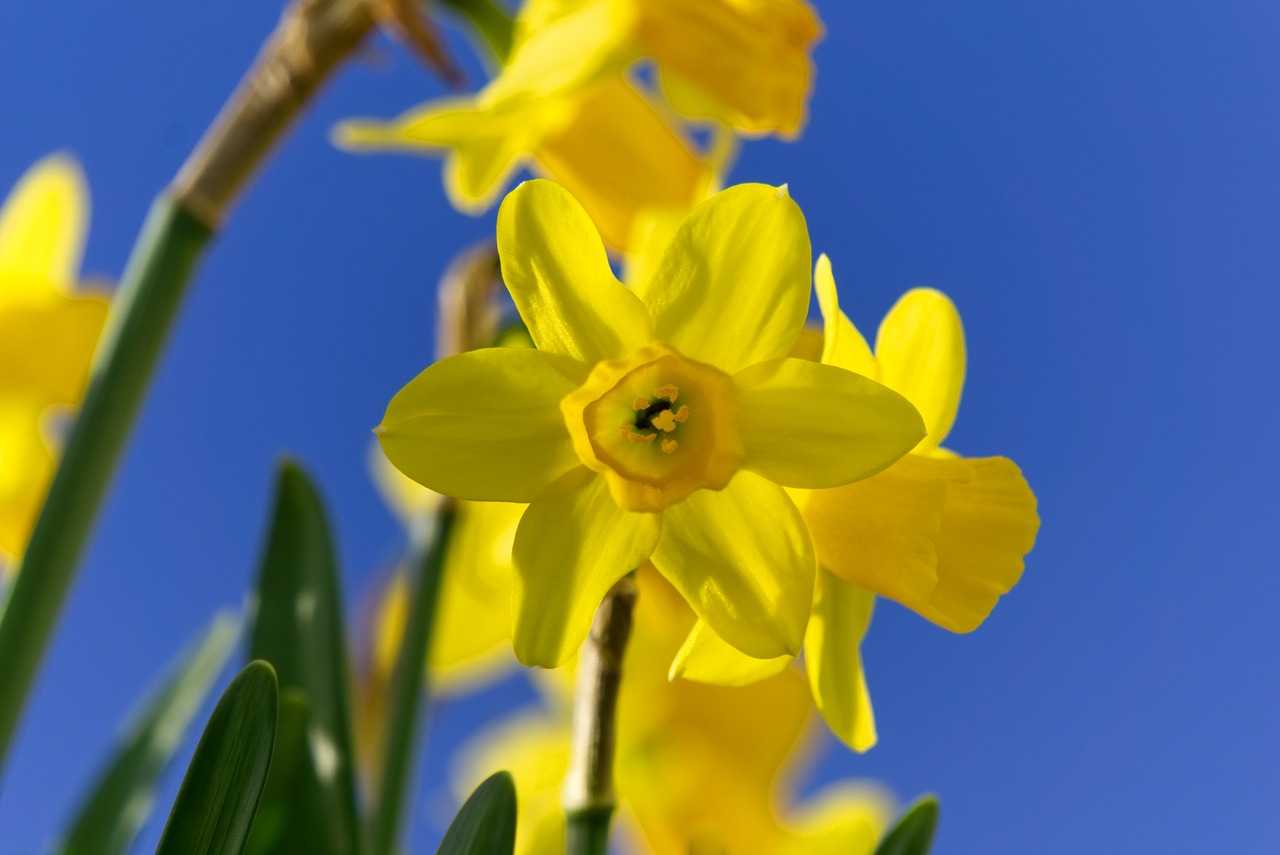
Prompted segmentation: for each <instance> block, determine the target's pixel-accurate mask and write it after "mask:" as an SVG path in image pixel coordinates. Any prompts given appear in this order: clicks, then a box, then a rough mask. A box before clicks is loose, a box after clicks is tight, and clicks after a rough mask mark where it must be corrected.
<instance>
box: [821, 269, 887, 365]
mask: <svg viewBox="0 0 1280 855" xmlns="http://www.w3.org/2000/svg"><path fill="white" fill-rule="evenodd" d="M813 288H814V290H815V291H816V292H817V294H818V309H819V310H820V311H821V312H822V321H823V324H822V327H823V328H822V339H823V341H822V361H823V362H825V363H826V364H827V365H834V366H836V367H837V368H843V369H844V370H846V371H852V372H854V373H855V374H861V375H863V376H864V377H870V378H871V379H872V380H879V379H880V369H879V367H878V366H877V365H876V359H875V357H874V356H872V355H871V348H870V347H868V346H867V340H866V339H865V338H863V337H862V333H860V332H858V328H857V327H855V326H854V325H853V321H851V320H849V318H848V316H847V315H845V313H844V312H842V311H840V297H839V295H838V294H837V292H836V280H835V277H833V276H832V275H831V259H829V258H827V256H826V253H823V254H822V255H820V256H818V263H817V264H816V265H814V268H813Z"/></svg>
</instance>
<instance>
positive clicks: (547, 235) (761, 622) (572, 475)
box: [378, 180, 924, 667]
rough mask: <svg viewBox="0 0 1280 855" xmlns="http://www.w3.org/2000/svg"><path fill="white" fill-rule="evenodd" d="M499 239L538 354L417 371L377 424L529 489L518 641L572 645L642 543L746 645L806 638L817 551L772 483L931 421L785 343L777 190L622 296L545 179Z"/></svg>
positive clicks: (398, 461) (801, 266) (798, 479)
mask: <svg viewBox="0 0 1280 855" xmlns="http://www.w3.org/2000/svg"><path fill="white" fill-rule="evenodd" d="M498 252H499V256H500V258H501V263H502V273H503V278H504V280H505V281H506V284H507V288H508V290H509V291H510V293H511V296H512V298H513V299H514V301H515V304H516V307H517V309H518V310H519V312H520V315H521V317H522V318H523V319H524V321H525V323H526V325H527V326H528V328H529V331H530V334H531V335H532V338H533V341H534V343H535V345H536V346H537V350H522V349H517V348H492V349H488V350H478V351H472V352H469V353H463V354H459V355H457V356H453V357H450V358H448V359H445V360H443V361H441V362H439V363H437V364H435V365H433V366H431V367H430V368H428V369H427V370H426V371H424V372H423V373H422V374H420V375H419V376H418V377H417V378H416V379H414V380H413V381H412V382H411V383H410V384H409V385H408V386H406V387H405V388H404V389H403V390H401V391H400V393H399V394H397V395H396V396H395V398H394V399H393V400H392V401H391V404H390V405H389V407H388V408H387V413H386V416H385V417H384V419H383V423H382V425H381V427H380V428H379V429H378V433H379V435H380V438H381V441H382V447H383V450H384V451H385V452H386V454H387V457H388V458H389V459H390V460H391V461H392V463H394V464H395V465H396V467H397V468H399V469H400V470H401V471H402V472H404V473H405V474H407V475H409V476H410V477H411V478H413V479H414V480H415V481H417V482H419V483H420V484H423V485H424V486H427V487H430V488H431V489H433V490H436V491H438V492H441V493H445V494H447V495H451V496H455V497H457V498H460V499H467V500H479V501H503V502H528V503H530V505H529V508H528V509H527V510H526V511H525V513H524V515H523V517H522V518H521V520H520V525H519V528H518V530H517V531H516V536H515V543H514V547H513V552H514V558H515V566H516V571H517V573H516V585H515V626H514V638H513V642H514V647H515V652H516V655H517V657H518V658H519V659H520V660H521V661H522V662H524V663H525V664H528V665H541V666H547V667H554V666H556V665H559V664H561V663H563V662H564V661H566V660H567V659H568V658H569V657H570V656H572V655H573V653H574V651H575V650H576V649H577V647H578V646H579V644H580V642H581V641H582V639H583V638H584V637H585V636H586V633H587V630H588V628H589V625H590V623H591V619H592V615H593V613H594V612H595V609H596V607H597V606H598V605H599V603H600V601H601V598H602V597H603V596H604V594H605V592H606V591H607V590H608V589H609V587H610V586H612V585H613V583H614V582H616V581H617V580H618V579H619V578H621V577H622V576H623V575H624V574H626V573H627V572H628V571H630V570H631V569H633V568H635V567H638V566H640V565H641V564H642V563H644V562H645V561H646V560H649V559H652V561H653V564H654V565H655V566H656V567H657V568H658V570H659V571H660V572H661V573H662V574H663V575H664V576H665V577H666V578H667V579H668V580H670V581H671V583H672V584H673V585H674V586H675V587H676V589H677V590H679V591H680V593H681V594H682V595H683V596H684V597H685V599H686V600H688V601H689V603H690V604H691V605H692V607H693V609H694V611H695V612H696V613H697V614H698V615H699V617H701V618H702V619H703V620H705V621H706V622H707V623H708V624H709V625H710V626H711V627H713V628H714V629H715V631H716V632H717V633H718V634H719V635H720V636H721V637H723V638H724V639H726V640H727V641H729V642H730V643H731V644H733V645H734V646H735V647H737V648H738V649H740V650H742V651H744V652H746V653H747V654H749V655H751V656H755V657H759V658H769V657H774V656H780V655H784V654H792V655H794V654H796V653H798V652H799V649H800V645H801V642H802V639H803V637H804V630H805V625H806V623H807V622H808V618H809V612H810V608H811V605H812V593H813V584H814V581H813V580H814V573H815V571H816V560H815V557H814V552H813V545H812V542H811V540H810V537H809V533H808V530H807V528H806V526H805V523H804V519H803V518H802V517H801V515H800V511H799V509H798V508H797V507H796V505H795V503H794V502H793V501H792V500H791V498H790V497H789V496H788V495H787V492H786V489H784V488H786V487H802V488H823V487H835V486H839V485H843V484H848V483H851V482H853V481H856V480H859V479H861V478H865V477H867V476H869V475H872V474H875V473H876V472H878V471H880V470H882V469H884V468H885V467H886V466H888V465H889V464H891V463H892V462H893V461H894V460H896V459H898V458H899V457H900V456H901V455H902V454H904V453H905V452H906V451H908V450H909V449H911V448H912V447H914V446H915V444H916V443H917V442H918V441H919V440H920V438H921V437H922V436H923V435H924V430H923V424H922V422H921V420H920V416H919V414H918V413H917V412H916V411H915V408H914V407H912V406H911V405H910V404H909V403H908V402H907V401H906V399H904V398H903V397H902V396H901V395H899V394H897V393H896V392H893V391H891V390H889V389H887V388H886V387H884V386H882V385H880V384H879V383H876V382H874V381H872V380H869V379H867V378H865V377H862V376H859V375H857V374H854V373H852V372H850V371H846V370H844V369H842V368H838V367H835V366H832V365H822V364H817V363H813V362H808V361H805V360H800V359H792V358H789V357H788V356H787V354H788V353H789V351H790V350H791V348H792V345H793V344H794V343H795V341H796V338H797V337H798V336H799V334H800V331H801V330H802V329H803V326H804V320H805V316H806V313H807V311H808V304H809V287H808V280H809V274H808V269H809V257H810V256H809V253H810V250H809V238H808V233H807V231H806V228H805V222H804V217H803V215H802V214H801V213H800V209H799V207H798V206H797V205H796V204H795V202H793V201H792V200H791V198H790V197H789V196H788V194H787V192H786V189H785V188H775V187H767V186H764V185H740V186H737V187H733V188H730V189H728V190H726V191H724V192H722V193H719V194H717V195H716V196H714V197H712V198H711V199H710V200H708V201H707V202H705V203H703V204H702V205H700V206H699V207H698V208H696V209H695V210H694V211H693V212H692V213H691V214H690V215H689V217H688V218H687V219H686V220H685V221H684V222H683V223H682V224H681V226H680V227H679V229H678V230H677V231H676V234H675V237H674V238H673V240H672V241H671V243H670V245H669V246H668V247H667V250H666V252H665V254H664V255H663V257H662V261H661V262H660V263H659V265H658V269H657V271H656V272H655V273H654V274H653V276H652V277H651V278H650V279H649V280H648V281H647V282H646V283H645V284H644V285H643V287H640V288H638V289H635V290H632V289H629V288H627V287H626V286H624V285H622V284H621V283H620V282H619V281H618V280H617V279H616V278H615V277H614V275H613V272H612V270H611V269H610V266H609V261H608V258H607V256H606V254H605V250H604V245H603V243H602V242H601V239H600V237H599V234H598V233H597V232H596V230H595V227H594V226H593V225H592V223H591V221H590V220H589V219H588V217H587V215H586V213H585V212H584V211H583V210H582V208H581V206H579V205H578V203H577V202H576V201H574V199H573V197H572V196H570V195H569V193H568V192H566V191H565V190H564V189H563V188H561V187H559V186H558V185H556V184H554V183H552V182H549V181H545V180H537V181H531V182H527V183H525V184H523V185H521V186H520V187H518V188H517V189H516V190H514V191H513V192H512V193H511V194H510V195H509V196H508V197H507V200H506V201H505V202H504V203H503V205H502V209H501V211H500V212H499V214H498Z"/></svg>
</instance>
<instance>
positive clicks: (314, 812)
mask: <svg viewBox="0 0 1280 855" xmlns="http://www.w3.org/2000/svg"><path fill="white" fill-rule="evenodd" d="M310 715H311V712H310V707H309V704H308V703H307V698H306V695H304V694H303V693H302V692H300V691H299V690H297V689H285V690H284V691H283V692H281V694H280V720H279V723H278V724H277V726H276V748H275V753H274V754H272V755H271V774H270V775H268V776H267V787H266V789H265V790H264V791H263V793H262V803H261V804H259V805H258V815H257V816H256V817H255V818H254V820H253V830H252V831H251V832H250V834H249V844H248V846H246V847H245V853H246V855H271V853H281V852H307V853H315V852H326V851H328V850H329V847H330V846H331V842H330V841H329V840H328V838H327V835H328V822H327V820H326V817H325V816H324V800H323V798H322V796H321V792H320V784H319V779H318V778H317V776H316V770H315V764H313V763H312V762H311V748H310V746H309V745H308V743H307V731H308V727H309V722H310Z"/></svg>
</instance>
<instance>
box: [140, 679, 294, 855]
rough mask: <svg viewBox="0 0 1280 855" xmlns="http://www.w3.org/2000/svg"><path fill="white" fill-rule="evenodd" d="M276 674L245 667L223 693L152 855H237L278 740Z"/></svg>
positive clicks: (251, 820) (197, 747)
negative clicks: (154, 854) (273, 748)
mask: <svg viewBox="0 0 1280 855" xmlns="http://www.w3.org/2000/svg"><path fill="white" fill-rule="evenodd" d="M276 694H277V692H276V674H275V671H273V670H272V668H271V666H270V665H268V664H267V663H265V662H250V663H249V664H248V665H247V666H245V669H244V670H243V671H241V672H240V673H239V674H237V675H236V678H235V679H234V680H232V681H231V685H229V686H227V690H226V691H225V692H223V693H222V698H221V699H220V700H219V701H218V705H217V706H216V707H214V708H213V714H212V715H210V716H209V723H208V724H207V725H205V728H204V734H203V735H202V736H201V737H200V744H199V745H197V746H196V753H195V756H194V757H192V758H191V765H190V766H188V767H187V774H186V777H184V778H183V779H182V787H181V788H180V789H179V790H178V798H177V799H176V800H175V801H174V803H173V810H172V811H171V812H170V813H169V822H168V823H167V824H166V825H165V827H164V834H162V835H161V837H160V845H159V847H157V848H156V855H240V854H241V853H242V852H243V851H244V847H245V843H246V842H248V839H249V828H250V826H251V825H252V824H253V815H254V813H255V812H256V811H257V809H258V800H259V799H260V798H261V797H262V789H263V787H264V786H265V785H266V782H267V770H268V769H269V768H270V766H271V751H272V746H273V745H274V743H275V738H276Z"/></svg>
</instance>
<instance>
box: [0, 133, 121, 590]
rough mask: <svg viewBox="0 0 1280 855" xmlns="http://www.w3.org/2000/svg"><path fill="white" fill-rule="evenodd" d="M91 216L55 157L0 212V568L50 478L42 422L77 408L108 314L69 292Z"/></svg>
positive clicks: (70, 170)
mask: <svg viewBox="0 0 1280 855" xmlns="http://www.w3.org/2000/svg"><path fill="white" fill-rule="evenodd" d="M88 217H89V199H88V190H87V188H86V187H85V181H84V176H83V175H82V173H81V172H80V168H79V166H78V165H77V164H76V163H75V162H74V161H73V160H71V159H70V158H68V157H65V156H60V155H54V156H51V157H47V158H45V159H44V160H42V161H40V162H39V163H37V164H36V165H35V166H33V167H32V168H31V169H30V170H29V171H28V172H27V173H26V175H24V176H23V177H22V179H21V180H20V181H19V182H18V185H17V186H16V187H15V188H14V189H13V192H12V193H11V194H10V195H9V198H8V199H7V200H6V201H5V203H4V207H3V209H2V210H0V571H3V570H4V569H5V568H6V567H7V566H8V564H9V563H10V562H11V561H12V560H13V559H16V558H17V557H18V556H20V555H21V554H22V551H23V550H24V549H25V547H26V543H27V538H28V537H29V536H30V533H31V527H32V525H33V524H34V522H35V517H36V514H37V512H38V511H39V509H40V505H41V503H42V502H43V501H44V494H45V491H46V490H47V489H48V486H49V479H50V478H51V477H52V474H53V467H54V448H55V446H56V442H55V440H54V437H52V436H51V435H50V432H49V431H48V429H47V426H46V425H44V424H43V423H42V419H44V418H45V417H46V416H47V413H48V411H49V410H50V408H52V407H74V406H75V405H77V404H78V403H79V402H80V398H81V396H82V395H83V393H84V387H85V383H86V380H87V378H88V372H89V362H90V360H91V358H92V356H93V350H94V347H95V345H96V344H97V341H98V336H99V334H100V333H101V331H102V325H103V323H104V321H105V320H106V316H107V301H106V300H105V299H104V298H102V297H99V296H88V295H77V294H75V290H76V283H77V279H78V277H79V270H80V257H81V253H82V251H83V248H84V238H85V231H86V229H87V226H88Z"/></svg>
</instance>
